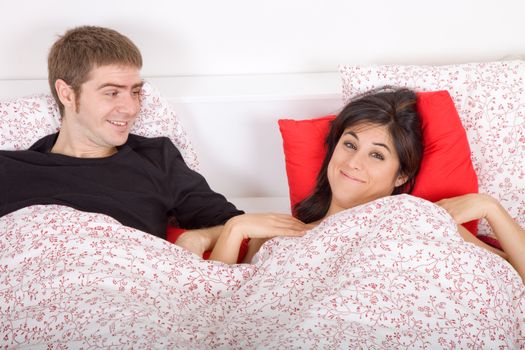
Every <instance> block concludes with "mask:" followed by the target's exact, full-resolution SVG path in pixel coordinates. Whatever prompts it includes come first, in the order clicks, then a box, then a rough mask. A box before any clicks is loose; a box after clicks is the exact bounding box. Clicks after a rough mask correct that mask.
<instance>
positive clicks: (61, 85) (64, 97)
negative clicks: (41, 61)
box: [55, 79, 76, 109]
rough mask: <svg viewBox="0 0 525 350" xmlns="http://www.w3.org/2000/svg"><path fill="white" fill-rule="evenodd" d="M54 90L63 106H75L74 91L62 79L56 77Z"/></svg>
mask: <svg viewBox="0 0 525 350" xmlns="http://www.w3.org/2000/svg"><path fill="white" fill-rule="evenodd" d="M55 90H56V92H57V95H58V98H59V100H60V102H62V104H63V105H64V107H65V108H73V109H74V108H75V106H76V100H75V91H74V90H73V88H72V87H71V86H69V85H68V84H67V83H66V82H65V81H63V80H62V79H57V80H56V81H55Z"/></svg>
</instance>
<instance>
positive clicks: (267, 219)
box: [210, 214, 311, 264]
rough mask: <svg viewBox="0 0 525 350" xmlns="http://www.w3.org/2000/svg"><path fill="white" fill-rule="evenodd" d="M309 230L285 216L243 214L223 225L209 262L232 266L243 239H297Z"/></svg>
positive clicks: (291, 217)
mask: <svg viewBox="0 0 525 350" xmlns="http://www.w3.org/2000/svg"><path fill="white" fill-rule="evenodd" d="M310 228H311V225H306V224H304V223H303V222H301V221H300V220H298V219H296V218H294V217H293V216H291V215H286V214H243V215H239V216H235V217H233V218H231V219H230V220H228V221H227V222H226V224H225V225H224V229H223V231H222V232H221V235H220V236H219V239H218V240H217V243H216V244H215V247H214V248H213V251H212V252H211V254H210V260H217V261H222V262H224V263H227V264H234V263H235V262H237V257H238V254H239V247H240V245H241V242H242V240H243V239H245V238H257V239H267V238H273V237H277V236H292V237H298V236H302V235H304V234H305V232H306V231H307V230H308V229H310ZM252 254H254V252H252Z"/></svg>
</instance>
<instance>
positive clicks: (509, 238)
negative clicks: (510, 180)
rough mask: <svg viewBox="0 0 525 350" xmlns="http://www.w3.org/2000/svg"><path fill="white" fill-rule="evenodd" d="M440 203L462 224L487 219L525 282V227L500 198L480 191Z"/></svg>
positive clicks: (439, 203)
mask: <svg viewBox="0 0 525 350" xmlns="http://www.w3.org/2000/svg"><path fill="white" fill-rule="evenodd" d="M437 204H438V205H440V206H441V207H443V208H444V209H445V210H447V211H448V212H449V213H450V214H451V215H452V217H453V218H454V220H455V221H456V223H458V224H462V223H464V222H467V221H471V220H474V219H485V220H487V222H488V223H489V225H490V227H491V228H492V230H493V232H494V234H495V235H496V238H497V239H498V241H499V243H500V245H501V248H502V249H503V251H504V252H505V254H506V258H507V260H508V261H509V262H510V263H511V264H512V266H513V267H514V268H515V269H516V271H517V272H518V274H519V275H520V277H521V279H522V280H523V281H524V283H525V230H524V229H523V228H522V227H521V226H520V225H518V223H517V222H516V221H514V220H513V219H512V217H511V216H510V214H509V213H508V212H507V211H506V210H505V208H503V206H502V205H501V204H500V203H499V202H498V201H497V200H496V199H494V198H492V197H491V196H489V195H486V194H477V193H476V194H467V195H463V196H458V197H453V198H448V199H443V200H441V201H439V202H437ZM476 240H477V239H476ZM474 243H476V242H474ZM476 244H477V243H476Z"/></svg>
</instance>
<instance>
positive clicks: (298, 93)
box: [0, 0, 525, 210]
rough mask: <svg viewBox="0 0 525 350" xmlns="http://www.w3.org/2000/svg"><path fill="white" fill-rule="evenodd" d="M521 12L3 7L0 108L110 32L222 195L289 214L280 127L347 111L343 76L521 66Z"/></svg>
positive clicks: (333, 1) (159, 1)
mask: <svg viewBox="0 0 525 350" xmlns="http://www.w3.org/2000/svg"><path fill="white" fill-rule="evenodd" d="M524 13H525V1H522V0H500V1H498V2H494V1H488V0H441V1H432V2H431V1H416V0H398V1H393V0H363V1H359V2H358V1H350V0H317V1H314V0H263V1H249V0H208V1H205V0H185V1H182V0H150V1H143V0H141V1H135V0H128V1H122V0H113V1H110V0H88V1H74V0H45V1H41V0H34V1H30V0H17V1H7V0H0V29H1V30H0V47H1V49H0V98H2V97H6V96H21V95H25V94H29V93H33V92H42V91H46V90H47V84H46V81H45V78H46V70H47V67H46V56H47V52H48V49H49V47H50V45H51V44H52V43H53V42H54V41H55V40H56V38H57V35H59V34H62V33H63V32H64V31H65V30H66V29H68V28H70V27H74V26H77V25H82V24H92V25H102V26H108V27H112V28H114V29H117V30H119V31H120V32H122V33H124V34H126V35H127V36H129V37H130V38H131V39H132V40H133V41H134V42H135V43H136V44H137V45H138V46H139V47H140V48H141V50H142V53H143V56H144V61H145V64H144V67H143V75H144V77H145V78H148V79H149V80H150V81H153V82H154V83H155V85H156V86H157V87H159V89H160V90H161V91H162V92H163V93H164V94H165V95H166V96H167V97H168V98H169V99H170V101H171V102H172V103H173V104H174V105H175V107H176V110H177V112H178V115H179V117H180V118H181V119H182V121H183V125H184V126H185V127H186V129H187V131H188V134H189V135H190V138H191V139H192V141H193V144H194V146H195V148H196V150H197V153H198V155H199V158H200V161H201V170H202V171H201V172H202V173H203V175H204V176H205V177H206V178H207V179H208V181H209V182H210V184H211V185H212V187H213V188H214V189H215V190H217V191H219V192H221V193H224V194H225V195H226V196H227V197H228V198H232V199H234V198H238V197H261V196H263V197H278V198H281V199H284V201H279V204H277V203H275V202H273V203H271V204H270V205H269V206H267V208H271V209H278V210H287V199H286V196H287V195H288V187H287V183H286V176H285V170H284V159H283V155H282V146H281V139H280V134H279V131H278V128H277V122H276V120H277V119H278V118H282V117H290V118H296V119H299V118H308V117H314V116H320V115H325V114H332V113H336V112H337V111H338V109H339V108H340V106H341V104H342V101H341V99H340V82H339V77H338V74H337V66H338V64H340V63H347V64H371V63H402V64H448V63H464V62H471V61H491V60H498V59H502V58H509V57H517V56H520V57H522V58H523V57H524V56H525V40H524V38H523V35H524V33H525V20H523V14H524ZM320 72H326V73H320ZM31 79H35V80H31ZM236 203H239V206H240V207H241V208H245V209H250V208H248V207H247V206H245V205H244V203H243V202H242V201H241V202H239V201H237V202H236ZM251 208H253V206H252V207H251Z"/></svg>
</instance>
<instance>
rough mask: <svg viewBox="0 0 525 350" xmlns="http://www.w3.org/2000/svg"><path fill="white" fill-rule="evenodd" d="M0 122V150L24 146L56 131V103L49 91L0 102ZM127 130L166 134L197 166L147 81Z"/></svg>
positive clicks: (167, 106)
mask: <svg viewBox="0 0 525 350" xmlns="http://www.w3.org/2000/svg"><path fill="white" fill-rule="evenodd" d="M0 125H1V127H0V149H3V150H22V149H27V148H29V147H30V146H31V145H32V144H33V143H34V142H36V141H37V140H39V139H40V138H42V137H44V136H46V135H49V134H52V133H55V132H57V131H58V129H59V127H60V113H59V111H58V105H57V104H56V103H55V100H54V99H53V97H52V96H51V94H38V95H32V96H26V97H20V98H16V99H12V100H7V101H0ZM131 132H132V133H135V134H138V135H141V136H147V137H156V136H167V137H169V138H170V139H171V141H172V142H173V143H174V144H175V146H177V148H178V149H179V151H180V152H181V154H182V156H183V158H184V160H185V161H186V163H187V164H188V166H189V167H190V168H192V169H194V170H197V169H198V166H199V161H198V159H197V154H196V153H195V150H194V149H193V146H192V144H191V142H190V140H189V138H188V136H187V134H186V132H185V131H184V129H183V127H182V125H181V123H180V121H179V119H178V118H177V116H176V114H175V112H174V111H173V109H172V107H171V105H170V104H169V102H168V101H166V100H165V99H164V98H163V97H162V96H161V94H160V93H159V92H158V91H157V90H156V89H155V88H154V87H153V86H152V85H151V84H149V83H148V82H146V83H145V84H144V87H143V97H142V101H141V109H140V113H139V116H138V118H137V121H136V122H135V125H134V126H133V129H132V130H131Z"/></svg>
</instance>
